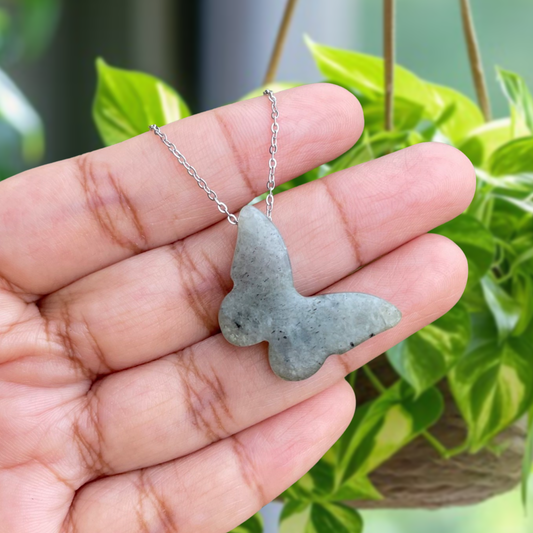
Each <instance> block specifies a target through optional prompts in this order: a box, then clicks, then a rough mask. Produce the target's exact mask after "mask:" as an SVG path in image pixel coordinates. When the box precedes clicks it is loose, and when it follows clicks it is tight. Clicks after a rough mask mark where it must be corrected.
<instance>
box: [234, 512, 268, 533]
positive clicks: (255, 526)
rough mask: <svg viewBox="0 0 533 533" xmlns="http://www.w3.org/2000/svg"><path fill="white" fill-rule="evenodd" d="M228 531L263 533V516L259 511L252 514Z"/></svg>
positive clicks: (235, 532)
mask: <svg viewBox="0 0 533 533" xmlns="http://www.w3.org/2000/svg"><path fill="white" fill-rule="evenodd" d="M229 533H263V517H262V516H261V514H260V513H257V514H254V516H252V517H251V518H249V519H248V520H246V522H244V523H243V524H241V525H240V526H239V527H236V528H235V529H232V530H231V531H230V532H229Z"/></svg>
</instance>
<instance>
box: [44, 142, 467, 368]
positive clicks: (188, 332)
mask: <svg viewBox="0 0 533 533" xmlns="http://www.w3.org/2000/svg"><path fill="white" fill-rule="evenodd" d="M474 187H475V177H474V173H473V169H472V166H471V164H470V163H469V162H468V160H467V159H466V158H465V157H464V156H463V155H462V154H461V153H460V152H458V151H457V150H455V149H453V148H451V147H449V146H447V145H444V144H424V145H418V146H415V147H412V148H409V149H406V150H404V151H402V152H398V153H395V154H391V155H390V156H387V157H384V158H381V159H379V160H376V161H373V162H371V163H368V164H365V165H360V166H358V167H355V168H352V169H348V170H346V171H343V172H340V173H338V174H335V175H332V176H328V177H326V178H324V179H322V180H319V181H316V182H313V183H310V184H307V185H305V186H302V187H298V189H296V190H291V191H288V192H286V193H283V194H281V195H279V196H278V199H277V200H276V212H275V219H274V220H275V223H276V225H277V226H278V228H279V229H280V232H281V234H282V236H283V238H284V239H285V242H286V244H287V247H288V250H289V253H290V256H291V262H292V265H293V271H294V277H295V285H296V288H297V289H298V290H299V291H300V292H302V293H303V294H313V293H316V292H317V291H319V290H322V289H324V288H325V287H327V286H329V285H331V284H332V283H334V282H336V281H337V280H339V279H341V278H343V277H344V276H346V275H348V274H349V273H350V272H353V271H354V270H355V269H356V268H357V267H358V266H360V265H361V264H364V263H368V262H370V261H372V260H374V259H375V258H376V257H379V256H381V255H383V254H385V253H387V252H389V251H390V250H393V249H395V248H397V247H398V246H400V245H401V244H402V243H404V242H407V241H409V240H411V239H413V238H415V237H417V236H419V235H421V234H423V233H425V232H427V231H429V230H431V229H433V228H434V227H435V226H437V225H439V224H442V223H443V222H445V221H447V220H449V219H451V218H453V217H455V216H457V215H458V214H459V213H460V212H462V211H463V210H464V209H465V208H466V207H467V205H468V203H469V202H470V200H471V197H472V194H473V191H474ZM236 233H237V231H236V228H234V227H233V226H230V225H229V224H227V223H222V222H221V223H220V224H218V225H216V226H213V227H212V228H209V229H207V230H205V231H203V232H201V233H199V234H197V235H194V236H191V237H189V238H188V239H186V240H184V241H180V242H178V243H176V244H174V245H172V246H168V247H163V248H160V249H157V250H153V251H150V252H148V253H145V254H141V255H139V256H137V257H135V258H131V259H129V260H127V261H125V262H122V263H119V264H117V265H113V266H112V267H110V268H108V269H105V270H102V271H100V272H97V273H95V274H93V275H91V276H89V277H87V278H85V279H84V280H80V281H79V282H77V283H74V284H73V285H71V286H70V287H67V288H65V289H64V290H62V291H59V292H58V293H56V294H53V295H51V296H49V297H48V298H46V299H45V300H43V301H42V302H41V312H42V314H43V316H45V317H46V318H47V320H48V323H49V331H50V332H52V338H54V334H53V332H54V331H57V332H58V334H56V336H59V337H60V338H63V337H64V335H63V332H64V324H65V323H68V324H69V331H68V341H69V342H68V343H67V348H68V349H69V350H68V351H69V354H71V355H70V357H69V358H70V359H72V358H73V357H74V358H75V359H77V360H79V361H82V362H83V365H85V367H86V368H88V369H89V371H90V372H92V373H95V374H96V373H107V372H110V371H112V370H120V369H123V368H125V367H128V366H132V365H136V364H140V363H143V362H146V361H148V360H151V359H155V358H157V357H161V356H163V355H165V354H167V353H169V352H171V351H176V350H180V349H183V348H185V347H186V346H188V345H191V344H193V343H195V342H198V341H200V340H201V339H203V338H206V337H207V336H209V335H210V334H213V333H216V332H217V330H218V321H217V313H218V309H219V306H220V303H221V301H222V299H223V297H224V296H225V295H226V294H227V292H228V291H229V290H230V289H231V286H232V282H231V279H230V266H231V261H232V256H233V251H234V249H235V240H236ZM56 346H60V344H59V343H56ZM72 354H74V355H72Z"/></svg>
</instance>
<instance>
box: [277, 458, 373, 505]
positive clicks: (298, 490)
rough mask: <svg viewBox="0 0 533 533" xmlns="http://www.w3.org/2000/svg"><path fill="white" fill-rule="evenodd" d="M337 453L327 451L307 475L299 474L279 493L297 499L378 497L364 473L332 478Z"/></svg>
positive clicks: (321, 500)
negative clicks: (296, 479) (355, 475)
mask: <svg viewBox="0 0 533 533" xmlns="http://www.w3.org/2000/svg"><path fill="white" fill-rule="evenodd" d="M337 459H338V458H337V456H336V454H335V452H334V451H333V450H330V452H328V453H327V454H326V455H325V456H324V457H323V458H322V459H320V461H319V462H318V463H317V464H316V465H315V466H314V467H313V468H311V470H310V471H309V472H307V474H305V475H304V476H302V477H301V478H300V479H299V480H298V481H297V482H296V483H295V484H294V485H292V487H290V488H288V489H287V490H286V491H285V492H284V494H283V496H284V498H285V499H288V500H297V501H300V502H309V503H311V502H328V501H343V500H347V501H348V500H349V501H353V500H381V499H382V496H381V494H380V493H379V491H378V490H377V489H376V488H375V487H374V485H373V484H372V483H371V481H370V480H369V479H368V477H366V476H359V477H352V478H350V479H348V480H345V481H342V482H340V480H338V479H336V465H337Z"/></svg>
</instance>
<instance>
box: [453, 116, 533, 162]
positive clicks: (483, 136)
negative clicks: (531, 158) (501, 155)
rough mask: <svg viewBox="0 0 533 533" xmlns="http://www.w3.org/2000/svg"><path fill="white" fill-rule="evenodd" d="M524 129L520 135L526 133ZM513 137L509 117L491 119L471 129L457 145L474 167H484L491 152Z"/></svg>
mask: <svg viewBox="0 0 533 533" xmlns="http://www.w3.org/2000/svg"><path fill="white" fill-rule="evenodd" d="M527 134H528V132H527V130H525V129H524V131H523V132H522V135H527ZM512 139H513V129H512V125H511V119H509V118H504V119H500V120H493V121H491V122H487V123H486V124H482V125H481V126H478V127H477V128H475V129H473V130H472V131H471V132H470V133H469V134H468V136H466V137H465V138H464V139H463V140H462V142H461V143H460V144H459V145H458V148H459V150H461V151H462V152H463V153H464V154H465V155H466V156H467V157H468V159H470V161H471V162H472V164H473V165H474V166H475V167H479V168H481V167H484V166H485V165H486V163H487V161H488V160H489V158H490V156H491V155H492V153H493V152H494V151H495V150H497V149H498V148H499V147H500V146H502V145H504V144H506V143H508V142H509V141H511V140H512Z"/></svg>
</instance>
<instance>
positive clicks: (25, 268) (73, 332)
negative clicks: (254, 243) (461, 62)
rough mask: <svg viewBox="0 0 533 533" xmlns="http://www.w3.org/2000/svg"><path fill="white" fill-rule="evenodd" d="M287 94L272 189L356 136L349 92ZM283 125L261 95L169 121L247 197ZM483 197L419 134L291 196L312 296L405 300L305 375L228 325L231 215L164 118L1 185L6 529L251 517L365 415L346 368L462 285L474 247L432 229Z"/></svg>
mask: <svg viewBox="0 0 533 533" xmlns="http://www.w3.org/2000/svg"><path fill="white" fill-rule="evenodd" d="M277 97H278V106H279V109H280V133H279V152H278V156H277V159H278V167H277V182H278V183H282V182H285V181H287V180H290V179H292V178H294V177H296V176H298V175H300V174H302V173H303V172H305V171H307V170H310V169H312V168H314V167H316V166H318V165H319V164H321V163H324V162H327V161H330V160H332V159H334V158H335V157H337V156H339V155H340V154H342V153H343V152H344V151H346V150H347V149H348V148H350V147H351V146H352V145H353V144H354V143H355V141H356V140H357V139H358V137H359V136H360V134H361V132H362V129H363V114H362V111H361V107H360V105H359V103H358V102H357V100H356V99H355V98H354V97H353V96H352V95H351V94H350V93H349V92H347V91H345V90H344V89H342V88H340V87H338V86H335V85H330V84H315V85H308V86H304V87H298V88H295V89H289V90H287V91H283V92H280V93H279V94H278V95H277ZM270 120H271V119H270V104H269V102H268V100H267V99H266V98H264V97H259V98H255V99H252V100H248V101H245V102H240V103H236V104H232V105H229V106H226V107H223V108H219V109H216V110H213V111H209V112H206V113H202V114H199V115H195V116H193V117H190V118H186V119H183V120H180V121H178V122H175V123H173V124H170V125H168V126H165V127H164V128H162V129H163V131H165V132H166V133H167V134H168V136H169V138H170V139H171V140H172V141H174V142H175V143H176V144H177V145H178V147H179V149H180V150H181V151H182V152H183V153H184V154H185V155H186V156H187V158H188V160H189V162H190V163H191V164H193V165H195V167H196V168H197V170H198V172H199V174H200V175H201V176H202V177H204V178H205V179H206V180H207V182H208V183H209V186H210V187H212V188H213V189H214V190H215V191H216V192H217V193H218V195H219V197H220V198H221V199H222V200H223V201H224V202H226V203H227V204H228V206H229V208H230V210H231V211H232V212H238V210H239V209H240V208H241V207H243V206H244V205H246V204H247V203H248V202H249V201H250V200H252V199H253V198H254V197H256V196H257V195H259V194H261V193H262V192H263V190H264V189H265V185H266V178H267V174H268V146H269V142H270V133H269V131H270V130H269V128H270ZM474 190H475V176H474V171H473V168H472V165H471V164H470V162H469V161H468V160H467V158H466V157H465V156H463V155H462V154H461V153H460V152H458V151H457V150H455V149H454V148H452V147H450V146H447V145H444V144H438V143H426V144H421V145H416V146H413V147H410V148H406V149H404V150H402V151H400V152H396V153H393V154H390V155H387V156H385V157H382V158H380V159H378V160H375V161H371V162H369V163H365V164H362V165H358V166H357V167H353V168H350V169H347V170H343V171H341V172H338V173H336V174H333V175H330V176H327V177H325V178H323V179H321V180H318V181H315V182H312V183H309V184H306V185H303V186H301V187H298V188H297V189H292V190H290V191H287V192H284V193H281V194H279V195H278V196H276V202H275V207H274V213H273V219H274V222H275V224H276V226H277V227H278V228H279V230H280V232H281V234H282V236H283V238H284V240H285V243H286V245H287V248H288V250H289V254H290V256H291V262H292V266H293V271H294V281H295V286H296V288H297V289H298V290H299V291H300V292H301V293H302V294H304V295H311V294H316V293H319V292H340V291H358V292H368V293H371V294H374V295H376V296H379V297H382V298H384V299H386V300H388V301H389V302H391V303H393V304H394V305H396V306H397V307H398V308H399V309H400V310H401V312H402V314H403V319H402V321H401V322H400V324H399V325H398V326H396V327H395V328H393V329H391V330H389V331H387V332H385V333H383V334H381V335H378V336H377V337H374V338H372V339H370V340H369V341H367V342H365V343H363V344H362V345H360V346H359V347H357V348H355V349H353V350H351V351H350V352H347V353H346V354H344V355H340V356H338V355H334V356H331V357H330V358H329V359H328V360H327V361H326V363H325V365H324V367H323V368H322V369H321V370H320V371H319V372H318V373H317V374H316V375H314V376H313V377H311V378H310V379H307V380H305V381H301V382H292V383H291V382H286V381H283V380H281V379H280V378H278V377H276V376H275V375H274V374H273V373H272V371H271V370H270V368H269V366H268V361H267V346H266V345H265V343H262V344H259V345H256V346H252V347H249V348H237V347H234V346H232V345H230V344H229V343H228V342H226V341H225V340H224V338H223V337H222V336H221V334H220V333H219V330H218V324H217V313H218V308H219V306H220V303H221V301H222V299H223V297H224V295H225V294H227V292H228V291H229V290H230V289H231V279H230V266H231V260H232V255H233V250H234V246H235V241H236V236H237V229H236V227H235V226H232V225H230V224H228V222H227V221H226V220H225V218H224V216H223V215H222V214H221V213H219V211H218V210H217V209H216V206H215V205H214V203H213V202H210V201H209V200H208V199H207V198H206V196H205V194H204V193H203V192H202V191H201V190H200V189H199V188H198V187H197V185H196V183H195V182H194V180H193V179H192V178H191V177H190V176H189V175H188V174H187V172H186V171H185V170H184V169H183V167H181V166H180V165H179V164H178V163H177V161H176V160H175V159H174V158H173V157H172V156H171V155H170V154H169V152H168V151H167V150H166V149H165V147H164V146H163V145H162V144H161V142H160V141H159V139H158V138H157V137H156V136H155V135H153V133H150V132H147V133H145V134H143V135H139V136H138V137H135V138H133V139H131V140H129V141H126V142H123V143H121V144H118V145H115V146H112V147H109V148H104V149H102V150H98V151H96V152H92V153H90V154H86V155H83V156H80V157H75V158H72V159H69V160H66V161H61V162H58V163H54V164H51V165H46V166H43V167H40V168H36V169H33V170H30V171H27V172H24V173H22V174H20V175H18V176H15V177H13V178H10V179H8V180H6V181H4V182H2V183H0V243H1V246H0V436H1V441H0V524H2V532H3V533H34V532H35V533H37V532H38V533H59V532H61V533H89V532H90V533H99V532H106V533H107V532H110V531H112V532H113V533H132V532H133V533H135V532H176V531H179V532H180V533H187V532H194V533H199V532H209V533H216V532H227V531H229V530H231V529H232V528H234V527H236V526H237V525H239V524H240V523H241V522H243V521H244V520H246V519H247V518H248V517H250V516H251V515H252V514H253V513H255V512H256V511H258V510H259V509H260V508H261V507H262V506H263V505H265V504H266V503H267V502H269V501H271V500H272V499H273V498H275V497H276V496H278V495H279V494H280V493H281V492H282V491H283V490H285V489H286V488H287V487H289V486H290V485H291V484H292V483H294V482H295V481H296V480H297V479H299V478H300V477H301V476H302V475H303V474H304V473H305V472H306V471H307V470H308V469H309V468H311V466H312V465H313V464H315V463H316V462H317V461H318V459H319V458H320V457H321V456H322V455H323V454H324V453H325V452H326V451H327V450H328V448H329V447H331V446H332V445H333V443H334V442H335V441H336V440H337V439H338V438H339V436H340V435H341V434H342V432H343V431H344V429H345V428H346V426H347V425H348V423H349V421H350V420H351V418H352V415H353V411H354V408H355V398H354V394H353V391H352V389H351V387H350V386H349V385H348V384H347V383H346V381H345V380H344V379H343V378H344V376H345V375H346V374H348V373H349V372H351V371H353V370H355V369H356V368H358V367H360V366H361V365H363V364H365V363H366V362H368V361H369V360H371V359H372V358H374V357H376V356H378V355H379V354H382V353H383V352H384V351H386V350H387V349H388V348H390V347H391V346H394V345H395V344H397V343H398V342H400V341H401V340H402V339H404V338H406V337H407V336H409V335H411V334H413V333H414V332H415V331H417V330H418V329H420V328H421V327H423V326H425V325H426V324H428V323H430V322H432V321H433V320H435V319H436V318H438V317H439V316H441V315H443V314H444V313H445V312H446V311H448V310H449V309H450V308H451V307H452V306H453V305H454V304H455V303H456V301H457V300H458V299H459V297H460V296H461V294H462V292H463V290H464V286H465V283H466V278H467V264H466V260H465V257H464V255H463V254H462V252H461V250H460V249H459V248H458V247H457V246H456V245H455V244H453V243H452V242H451V241H449V240H447V239H446V238H444V237H441V236H438V235H434V234H429V235H428V234H427V232H428V231H430V230H431V229H433V228H434V227H436V226H438V225H440V224H442V223H444V222H446V221H448V220H450V219H452V218H453V217H455V216H457V215H458V214H460V213H461V212H462V211H463V210H464V209H465V208H466V207H467V206H468V204H469V202H470V201H471V199H472V196H473V193H474ZM259 208H261V209H264V205H262V204H260V205H259ZM364 265H366V266H364ZM362 266H364V268H362V269H360V268H359V267H362Z"/></svg>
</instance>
